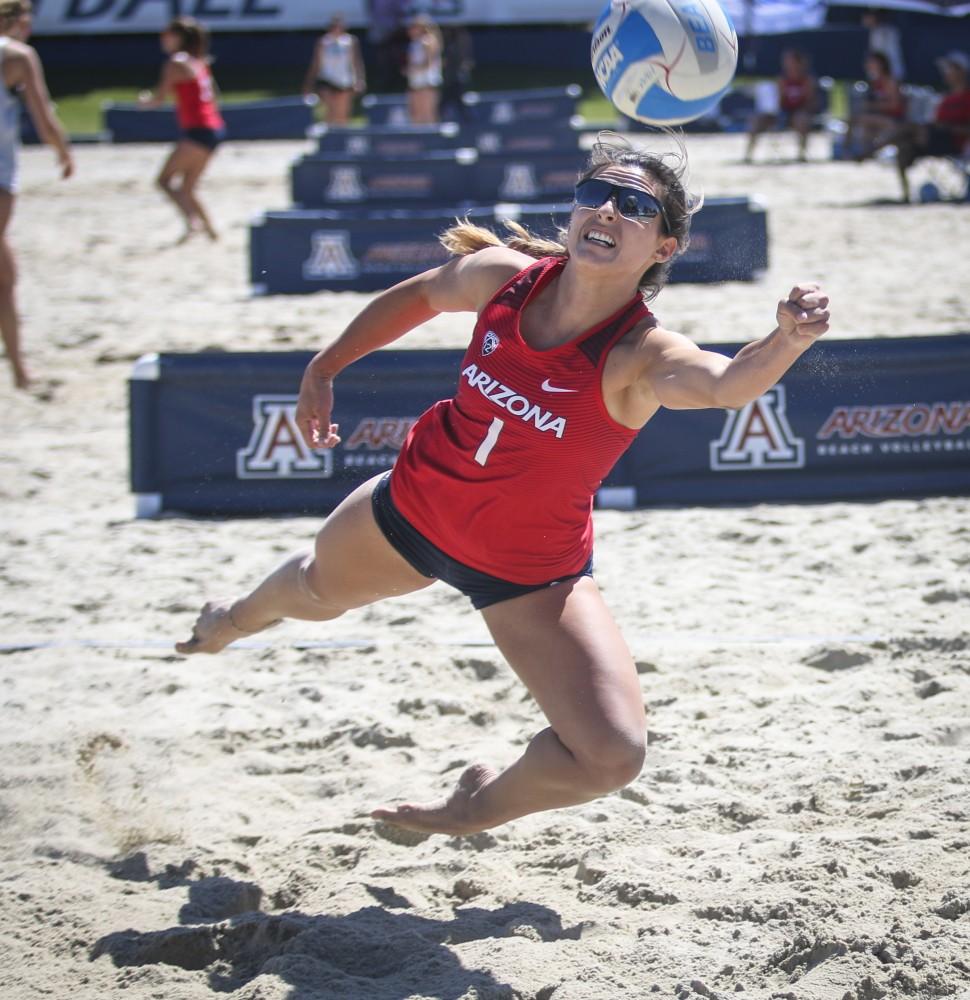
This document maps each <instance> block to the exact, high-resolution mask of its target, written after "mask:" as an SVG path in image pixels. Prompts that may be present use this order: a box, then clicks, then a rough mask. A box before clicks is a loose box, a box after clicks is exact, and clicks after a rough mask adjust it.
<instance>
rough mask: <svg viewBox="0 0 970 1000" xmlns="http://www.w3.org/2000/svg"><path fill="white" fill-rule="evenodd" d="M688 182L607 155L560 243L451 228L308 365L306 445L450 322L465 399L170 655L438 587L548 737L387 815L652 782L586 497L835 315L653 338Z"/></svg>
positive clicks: (723, 402)
mask: <svg viewBox="0 0 970 1000" xmlns="http://www.w3.org/2000/svg"><path fill="white" fill-rule="evenodd" d="M681 174H682V171H681V170H680V169H678V168H677V167H676V166H674V165H672V164H671V162H669V161H668V159H667V158H665V157H661V156H654V155H651V154H649V153H643V152H640V151H637V150H634V149H632V148H631V147H630V146H628V145H626V144H622V145H620V144H618V143H616V142H604V141H600V142H599V143H597V145H596V146H595V147H594V148H593V151H592V153H591V156H590V161H589V164H588V166H587V169H586V170H585V171H584V173H583V174H582V177H581V179H580V182H579V183H578V185H577V186H576V199H575V207H574V209H573V212H572V215H571V218H570V222H569V227H568V230H567V231H566V232H565V233H564V234H563V235H564V240H565V245H564V246H561V245H559V244H557V243H553V242H547V241H540V240H536V239H534V238H532V237H531V235H530V234H529V233H528V232H527V231H525V230H523V229H522V228H521V227H517V228H516V229H515V230H514V232H515V233H516V235H515V237H514V238H512V239H510V240H509V242H508V244H502V243H501V242H500V241H499V239H498V238H497V237H496V236H495V235H494V234H492V233H491V232H489V231H487V230H483V229H479V228H477V227H474V226H471V225H469V224H459V225H457V226H455V227H454V228H452V229H451V230H449V232H448V233H447V234H445V238H444V241H445V243H446V245H447V246H448V248H449V249H451V250H452V251H454V252H455V254H456V256H455V258H454V259H453V260H452V261H450V262H449V263H447V264H445V265H444V266H442V267H439V268H436V269H434V270H431V271H427V272H425V273H424V274H421V275H418V276H417V277H414V278H410V279H408V280H406V281H403V282H401V283H400V284H398V285H396V286H395V287H394V288H391V289H389V290H387V291H385V292H383V293H381V294H380V295H378V296H376V297H375V298H374V299H373V300H372V301H371V302H370V303H369V304H368V305H367V306H366V307H365V308H364V310H363V311H362V312H361V313H360V315H359V316H357V318H356V319H355V320H353V322H352V323H351V324H350V325H349V326H348V327H347V329H346V330H345V331H344V333H343V334H342V335H341V336H340V337H338V338H337V339H336V340H335V341H334V342H333V343H332V344H331V345H330V346H329V347H326V348H324V349H323V350H322V351H320V353H319V354H318V355H316V357H315V358H314V359H313V360H312V361H311V362H310V364H309V366H308V367H307V369H306V372H305V374H304V376H303V381H302V385H301V387H300V398H299V402H298V405H297V420H298V422H299V424H300V427H301V431H302V433H303V434H304V436H305V438H306V440H307V442H308V443H310V444H311V445H312V446H313V447H314V448H332V447H334V446H335V445H336V444H338V443H339V441H340V438H339V436H338V427H337V425H336V424H334V423H331V420H330V417H331V408H332V404H333V386H334V381H335V379H336V378H337V376H338V375H339V373H340V372H341V370H342V369H344V368H345V367H346V366H347V365H349V364H351V363H352V362H353V361H355V360H356V359H357V358H359V357H362V356H363V355H365V354H367V353H368V352H369V351H373V350H375V349H377V348H379V347H383V346H384V345H386V344H390V343H392V342H394V341H396V340H397V339H398V338H400V337H401V336H403V335H404V334H405V333H406V332H407V331H408V330H411V329H412V328H414V327H416V326H418V325H419V324H421V323H423V322H425V321H426V320H428V319H430V318H431V317H433V316H435V315H436V314H438V313H441V312H463V311H464V312H474V313H477V314H478V321H477V323H476V325H475V329H474V333H473V335H472V340H471V344H470V346H469V348H468V351H467V353H466V355H465V359H464V361H463V362H462V366H461V376H460V379H459V388H458V391H457V394H456V396H455V398H454V399H450V400H446V401H442V402H439V403H436V404H435V405H434V406H432V407H431V409H430V410H428V411H427V412H426V413H425V414H424V415H423V416H422V417H421V418H420V419H419V420H418V422H417V423H416V424H415V426H414V428H413V429H412V431H411V433H410V435H409V436H408V439H407V441H406V442H405V444H404V447H403V448H402V449H401V453H400V456H399V458H398V460H397V463H396V465H395V466H394V469H393V470H392V471H391V472H390V473H389V474H385V475H383V476H378V477H377V478H375V479H372V480H370V481H369V482H368V483H365V484H364V485H362V486H360V487H358V488H357V489H356V490H355V491H354V492H353V493H351V494H350V496H349V497H347V499H346V500H344V501H343V503H341V504H340V505H339V506H338V507H337V509H336V510H335V511H334V512H333V513H332V514H331V515H330V517H329V518H328V520H327V522H326V524H325V525H324V526H323V528H322V529H321V530H320V532H319V534H318V535H317V539H316V544H315V548H314V550H313V551H309V552H302V553H299V554H297V555H294V556H293V557H292V558H290V559H289V560H287V561H286V562H285V563H284V564H283V565H282V566H280V567H279V568H278V569H277V570H275V571H274V572H273V573H271V574H270V575H269V576H268V577H267V578H266V579H265V580H264V581H263V582H262V583H260V584H259V585H258V586H257V587H256V589H255V590H253V591H252V592H251V593H250V594H248V595H247V596H246V597H243V598H241V599H239V600H236V601H220V602H211V603H209V604H207V605H206V606H205V607H204V608H203V609H202V613H201V614H200V616H199V618H198V620H197V621H196V623H195V627H194V629H193V633H192V637H191V638H190V639H189V640H188V641H186V642H183V643H179V644H178V645H177V647H176V648H177V649H178V651H179V652H182V653H196V652H200V653H201V652H207V653H215V652H218V651H219V650H221V649H222V648H223V647H224V646H226V645H227V644H228V643H230V642H231V641H232V640H233V639H237V638H239V637H240V636H242V635H248V634H251V633H254V632H258V631H261V630H262V629H264V628H268V627H269V626H270V625H272V624H275V623H276V622H277V621H278V620H279V619H282V618H299V619H303V620H310V621H327V620H330V619H333V618H337V617H339V616H340V615H341V614H343V612H344V611H346V610H348V609H350V608H358V607H361V606H363V605H366V604H370V603H371V602H373V601H378V600H380V599H381V598H384V597H391V596H394V595H398V594H406V593H409V592H411V591H416V590H420V589H421V588H423V587H427V586H429V585H430V584H431V583H432V582H433V581H434V580H435V579H440V580H444V581H446V582H448V583H450V584H451V585H453V586H455V587H456V588H458V589H459V590H461V591H462V592H463V593H465V594H466V595H467V596H468V597H469V598H470V599H471V601H472V603H473V605H474V606H475V607H476V608H478V609H480V610H481V612H482V615H483V617H484V619H485V622H486V624H487V626H488V628H489V630H490V632H491V634H492V636H493V638H494V640H495V643H496V645H497V646H498V648H499V649H500V650H501V652H502V654H503V655H504V656H505V657H506V659H507V660H508V662H509V663H510V664H511V666H512V667H513V669H514V670H515V671H516V672H517V673H518V675H519V677H520V678H521V679H522V681H523V682H524V683H525V685H526V686H527V687H528V689H529V691H530V692H531V693H532V694H533V696H534V697H535V699H536V701H537V702H538V704H539V705H540V707H541V708H542V710H543V712H544V713H545V715H546V718H547V719H548V720H549V726H548V728H546V729H543V730H542V731H541V732H540V733H539V734H538V735H536V736H535V737H534V738H533V739H532V741H531V743H530V744H529V746H528V748H527V749H526V751H525V753H523V754H522V756H521V757H520V758H519V759H518V760H517V761H515V763H513V764H512V765H511V766H510V767H507V768H506V769H505V770H502V771H495V770H492V769H491V768H489V767H486V766H484V765H475V766H473V767H470V768H469V769H468V770H466V771H465V772H464V774H463V775H462V777H461V779H460V781H459V783H458V786H457V788H456V789H455V791H454V792H453V793H452V795H451V796H450V797H449V798H447V799H446V800H444V801H442V802H440V803H436V804H433V805H427V806H420V805H400V806H397V807H395V808H387V809H378V810H376V811H375V812H374V814H373V815H374V816H375V817H376V818H381V819H385V820H389V821H391V822H394V823H398V824H400V825H403V826H407V827H411V828H414V829H418V830H427V831H433V832H442V833H468V832H471V831H475V830H481V829H484V828H486V827H491V826H495V825H497V824H499V823H503V822H505V821H506V820H509V819H512V818H514V817H517V816H523V815H525V814H527V813H532V812H537V811H539V810H543V809H553V808H556V807H559V806H568V805H573V804H576V803H580V802H585V801H588V800H590V799H592V798H595V797H596V796H599V795H603V794H605V793H607V792H609V791H611V790H614V789H617V788H620V787H621V786H623V785H625V784H627V783H628V782H630V781H632V780H633V779H634V778H635V777H636V775H637V774H638V773H639V771H640V767H641V764H642V762H643V757H644V749H645V747H646V731H645V718H644V712H643V696H642V693H641V690H640V684H639V682H638V678H637V673H636V669H635V667H634V664H633V660H632V658H631V656H630V653H629V651H628V650H627V647H626V645H625V643H624V641H623V639H622V637H621V635H620V632H619V630H618V629H617V626H616V624H615V622H614V621H613V619H612V617H611V615H610V612H609V611H608V610H607V608H606V605H605V603H604V602H603V599H602V597H601V596H600V592H599V590H598V588H597V586H596V584H595V583H594V581H593V579H592V576H591V575H590V572H591V565H590V564H591V556H592V546H593V535H592V523H591V516H590V514H591V508H592V498H593V494H594V492H595V491H596V489H597V487H598V486H599V483H600V481H601V480H602V478H603V477H604V476H605V475H606V473H607V472H608V471H609V469H610V467H611V466H612V465H613V463H614V462H615V461H616V459H617V458H618V456H619V455H620V454H621V453H622V452H623V451H624V449H625V448H626V447H627V446H628V445H629V444H630V442H631V441H632V440H633V438H634V437H635V436H636V434H637V432H638V431H639V430H640V428H641V427H643V425H644V424H646V423H647V421H649V420H650V418H651V417H652V416H653V415H654V414H655V413H656V412H657V410H658V409H659V408H660V407H661V406H666V407H671V408H674V409H686V408H697V407H740V406H743V405H744V404H746V403H748V402H749V401H751V400H754V399H756V398H757V397H758V396H760V395H761V394H762V393H764V392H765V391H766V390H767V389H769V388H770V387H771V386H773V385H774V384H775V383H776V382H777V381H778V379H779V378H781V376H782V375H783V374H784V373H785V372H786V371H787V370H788V368H789V367H790V366H791V364H792V363H793V362H794V361H795V360H796V358H798V356H799V355H800V354H802V352H803V351H805V350H807V349H808V347H810V346H811V344H812V343H813V342H814V341H815V339H816V338H817V337H819V336H820V335H821V334H822V333H824V332H825V330H826V329H828V317H829V314H828V311H827V307H828V299H827V298H826V296H825V295H824V294H823V292H822V291H821V290H820V289H819V288H818V286H817V285H814V284H804V285H797V286H796V287H795V288H793V289H792V291H791V293H790V294H789V295H788V297H787V298H786V299H785V300H783V301H782V302H780V303H779V304H778V308H777V326H776V327H775V329H774V330H773V331H772V332H771V333H770V334H768V336H767V337H765V338H763V339H761V340H757V341H754V342H753V343H750V344H748V345H747V346H745V347H744V348H743V349H742V350H741V351H740V352H738V354H737V356H736V357H735V358H734V359H733V360H732V359H729V358H727V357H724V356H722V355H720V354H715V353H711V352H708V351H703V350H701V349H700V348H698V347H697V346H696V345H695V344H693V343H692V342H691V341H690V340H688V339H687V338H686V337H683V336H681V335H679V334H677V333H673V332H671V331H669V330H666V329H664V328H663V327H661V326H660V325H659V323H658V322H657V319H656V318H655V317H654V316H653V315H652V313H651V312H650V311H649V309H648V308H647V306H646V305H645V303H644V296H645V295H646V297H647V298H652V297H654V296H655V295H656V293H657V292H658V291H659V289H660V287H661V286H662V285H663V283H664V281H665V279H666V276H667V270H668V268H669V265H670V262H671V260H672V258H673V257H674V256H675V255H676V254H677V253H679V252H682V251H683V250H684V249H685V248H686V246H687V241H688V230H689V225H690V215H691V211H692V207H693V206H692V204H691V201H690V198H689V196H688V194H687V192H686V191H685V189H684V186H683V184H682V182H681ZM536 258H538V259H536Z"/></svg>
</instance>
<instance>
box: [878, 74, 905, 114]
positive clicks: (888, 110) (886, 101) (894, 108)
mask: <svg viewBox="0 0 970 1000" xmlns="http://www.w3.org/2000/svg"><path fill="white" fill-rule="evenodd" d="M872 96H873V99H874V100H873V103H882V104H883V105H884V107H883V108H881V109H880V113H881V114H884V115H888V116H889V117H890V118H902V117H904V116H905V114H906V102H905V100H904V99H903V96H902V94H901V93H900V92H899V89H898V88H894V86H893V81H892V80H874V81H873V83H872Z"/></svg>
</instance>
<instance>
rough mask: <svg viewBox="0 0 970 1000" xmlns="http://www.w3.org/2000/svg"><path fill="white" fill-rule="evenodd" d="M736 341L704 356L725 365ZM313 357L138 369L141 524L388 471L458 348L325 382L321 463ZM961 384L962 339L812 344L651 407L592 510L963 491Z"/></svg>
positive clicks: (329, 496) (968, 405)
mask: <svg viewBox="0 0 970 1000" xmlns="http://www.w3.org/2000/svg"><path fill="white" fill-rule="evenodd" d="M461 321H462V318H461V317H458V318H456V322H461ZM464 321H465V322H467V323H468V324H469V328H470V325H471V318H470V317H465V318H464ZM741 346H742V345H740V344H725V345H716V346H714V347H712V348H711V349H712V350H716V351H718V352H720V353H724V354H727V355H733V354H734V353H736V351H737V350H738V349H739V348H740V347H741ZM310 357H311V355H310V354H309V353H303V352H299V353H296V352H294V353H269V354H228V353H202V354H163V355H160V356H159V355H152V356H148V357H146V358H143V359H142V360H141V361H139V363H138V364H137V365H136V367H135V371H134V373H133V375H132V379H131V382H130V393H131V395H130V404H131V410H130V418H131V487H132V491H133V492H134V493H135V494H136V495H137V497H138V510H139V513H141V514H142V515H151V514H155V513H158V512H159V511H161V510H171V511H182V512H185V513H190V514H270V513H299V514H324V513H326V512H327V511H328V510H330V509H332V507H333V506H334V505H335V504H336V503H338V502H339V501H340V500H341V499H342V498H343V497H344V496H345V495H346V494H347V492H349V490H351V489H352V488H353V487H354V486H356V485H357V484H359V483H360V482H363V481H364V480H365V479H367V478H369V477H370V476H372V475H374V474H375V473H377V472H379V471H381V470H382V469H387V468H390V467H391V465H392V464H393V462H394V459H395V456H396V455H397V452H398V450H399V448H400V446H401V443H402V441H403V440H404V438H405V436H406V434H407V432H408V430H409V429H410V427H411V425H412V424H413V422H414V420H415V419H416V418H417V417H418V416H419V415H420V414H421V412H423V410H424V409H425V408H426V407H428V406H429V405H430V404H431V403H433V402H434V401H435V400H437V399H441V398H446V397H449V396H451V395H452V394H453V393H454V391H455V386H456V384H457V377H458V369H459V364H460V361H461V358H462V352H460V351H443V350H439V351H405V350H388V351H379V352H377V353H375V354H372V355H370V356H368V357H366V358H363V359H362V360H360V361H358V362H357V363H356V364H354V365H352V366H351V367H350V368H348V369H347V370H346V371H344V372H343V373H342V374H341V375H340V378H339V379H338V381H337V386H336V404H335V411H334V420H335V421H336V422H338V423H339V424H340V433H341V436H342V438H343V440H342V443H341V444H340V445H339V446H338V447H337V448H336V449H334V450H332V451H318V452H315V451H311V450H310V449H309V448H307V447H306V445H305V444H304V443H303V442H302V439H301V438H300V435H299V431H298V429H297V427H296V424H295V419H294V411H295V407H296V394H297V387H298V385H299V381H300V376H301V374H302V371H303V368H304V366H305V365H306V363H307V361H309V359H310ZM968 386H970V334H954V335H951V336H939V337H915V338H892V339H880V340H864V341H839V340H835V341H830V342H824V341H823V342H821V343H819V344H818V345H816V346H815V347H813V348H812V350H811V351H809V352H808V353H807V354H806V355H804V356H803V357H802V358H801V359H800V360H799V361H798V362H797V363H796V364H795V366H794V367H793V368H792V369H791V371H789V372H788V374H786V375H785V377H784V379H782V381H781V382H780V383H779V384H778V385H777V386H775V387H774V388H772V389H771V390H769V391H768V392H767V393H765V394H764V395H763V396H761V397H760V398H759V399H757V400H756V401H754V402H753V403H751V404H749V405H748V406H745V407H744V408H742V409H740V410H728V411H725V410H679V411H669V410H661V411H660V412H659V413H658V414H657V416H656V417H655V418H654V419H653V420H652V421H651V422H650V423H649V425H648V426H647V427H646V428H645V429H644V430H643V431H642V432H641V433H640V435H639V436H638V437H637V439H636V440H635V441H634V443H633V445H632V446H631V448H630V449H629V450H628V451H627V453H626V454H625V455H624V456H623V457H622V458H621V459H620V461H619V462H618V463H617V465H616V467H615V468H614V469H613V471H612V473H611V474H610V476H609V477H608V479H607V480H606V482H605V483H604V488H603V489H602V490H601V491H600V495H599V499H600V503H601V505H603V506H621V507H635V506H649V505H651V504H690V505H694V504H719V503H752V502H754V503H756V502H762V501H780V500H786V501H799V500H802V501H805V500H813V501H814V500H844V499H862V498H874V497H899V496H921V495H931V494H939V493H943V494H966V493H970V391H968Z"/></svg>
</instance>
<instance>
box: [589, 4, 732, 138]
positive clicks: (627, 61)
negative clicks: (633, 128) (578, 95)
mask: <svg viewBox="0 0 970 1000" xmlns="http://www.w3.org/2000/svg"><path fill="white" fill-rule="evenodd" d="M590 52H591V55H592V60H593V72H594V73H595V75H596V80H597V82H598V83H599V85H600V88H601V89H602V91H603V93H604V94H606V96H607V97H608V98H609V99H610V101H611V102H612V104H613V106H614V107H615V108H617V110H619V111H621V112H622V113H623V114H625V115H628V116H629V117H630V118H635V119H637V121H641V122H645V123H646V124H648V125H681V124H683V123H684V122H689V121H693V120H694V119H695V118H699V117H700V116H701V115H703V114H705V113H706V112H708V111H710V110H711V109H712V108H714V106H715V105H716V104H717V102H718V101H719V100H720V99H721V97H722V96H723V95H724V93H725V92H726V91H727V89H728V87H730V85H731V80H732V79H733V78H734V72H735V70H736V68H737V65H738V36H737V32H735V30H734V25H733V24H732V23H731V18H730V17H728V15H727V12H726V11H725V10H724V8H723V7H721V5H720V4H719V3H718V2H717V0H611V2H610V3H608V4H607V5H606V7H605V8H604V9H603V12H602V14H600V16H599V20H598V21H597V22H596V27H595V28H594V29H593V40H592V43H591V46H590Z"/></svg>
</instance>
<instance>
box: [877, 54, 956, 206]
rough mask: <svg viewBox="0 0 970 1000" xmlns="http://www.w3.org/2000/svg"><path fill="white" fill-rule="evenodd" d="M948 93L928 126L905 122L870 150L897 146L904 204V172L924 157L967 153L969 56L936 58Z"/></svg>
mask: <svg viewBox="0 0 970 1000" xmlns="http://www.w3.org/2000/svg"><path fill="white" fill-rule="evenodd" d="M936 63H937V66H939V68H940V74H941V75H942V77H943V81H944V83H945V84H946V88H947V91H948V92H947V93H946V94H945V95H944V96H943V99H942V100H941V101H940V103H939V104H938V105H937V106H936V112H935V113H934V115H933V121H932V122H930V123H929V124H928V125H921V124H919V123H917V122H904V123H903V124H901V125H899V126H898V127H897V128H896V129H893V130H892V131H891V132H889V133H888V134H886V135H884V136H883V137H882V138H881V139H880V140H879V142H878V143H876V145H875V146H874V147H873V152H875V151H876V150H878V149H881V148H882V147H883V146H890V145H892V146H895V147H896V168H897V170H898V171H899V180H900V183H901V184H902V189H903V201H909V178H908V177H907V176H906V171H907V170H908V169H909V168H910V167H911V166H912V165H913V164H914V163H915V162H916V161H917V160H919V159H921V158H922V157H924V156H959V155H961V154H964V153H966V152H968V151H970V56H968V55H967V53H966V52H950V53H948V54H947V55H945V56H943V58H942V59H937V61H936Z"/></svg>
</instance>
